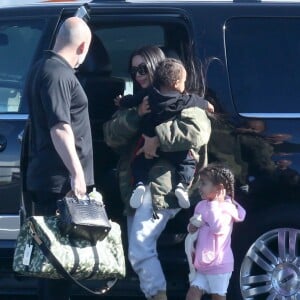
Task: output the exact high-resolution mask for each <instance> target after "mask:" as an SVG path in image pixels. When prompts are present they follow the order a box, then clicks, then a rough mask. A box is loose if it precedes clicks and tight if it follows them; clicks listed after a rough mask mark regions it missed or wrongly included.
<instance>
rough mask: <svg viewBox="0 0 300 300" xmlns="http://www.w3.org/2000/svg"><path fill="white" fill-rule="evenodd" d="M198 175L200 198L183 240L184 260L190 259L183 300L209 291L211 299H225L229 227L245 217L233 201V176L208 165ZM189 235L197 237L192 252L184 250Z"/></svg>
mask: <svg viewBox="0 0 300 300" xmlns="http://www.w3.org/2000/svg"><path fill="white" fill-rule="evenodd" d="M200 178H201V179H200V187H199V191H200V195H201V198H202V199H204V200H202V201H200V202H199V203H198V204H197V205H196V207H195V211H194V216H193V217H192V218H191V219H190V223H189V224H188V232H189V233H190V234H189V235H188V237H187V240H186V252H187V255H188V259H189V261H192V264H191V265H190V269H191V270H190V271H191V273H190V275H189V279H190V288H189V290H188V292H187V295H186V300H200V299H201V297H202V295H203V294H204V293H208V294H211V295H212V300H225V299H226V293H227V288H228V284H229V280H230V277H231V273H232V271H233V263H234V259H233V253H232V249H231V232H232V227H233V223H234V222H241V221H243V220H244V219H245V215H246V212H245V210H244V208H242V207H241V205H239V204H238V203H237V202H236V201H235V200H234V175H233V174H232V172H231V171H230V170H229V169H227V168H224V167H222V166H217V165H209V166H207V167H206V168H205V169H203V170H202V171H201V173H200ZM192 234H194V235H196V236H197V237H196V247H195V249H194V252H193V253H191V251H192V249H187V248H188V247H187V245H188V243H187V241H188V240H189V239H191V236H192ZM190 245H191V244H190ZM191 258H192V259H191Z"/></svg>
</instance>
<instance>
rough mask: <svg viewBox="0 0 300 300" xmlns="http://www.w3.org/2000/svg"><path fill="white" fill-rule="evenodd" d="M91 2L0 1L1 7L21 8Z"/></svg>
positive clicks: (62, 0) (73, 0)
mask: <svg viewBox="0 0 300 300" xmlns="http://www.w3.org/2000/svg"><path fill="white" fill-rule="evenodd" d="M89 2H91V0H13V1H12V0H1V4H0V8H1V7H22V6H32V5H34V6H36V5H37V4H38V5H51V4H53V5H54V4H71V3H74V4H81V3H82V4H83V3H89Z"/></svg>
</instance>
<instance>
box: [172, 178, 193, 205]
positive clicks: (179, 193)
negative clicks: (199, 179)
mask: <svg viewBox="0 0 300 300" xmlns="http://www.w3.org/2000/svg"><path fill="white" fill-rule="evenodd" d="M175 196H176V197H177V199H178V204H179V206H180V207H182V208H189V207H190V200H189V194H188V192H187V190H186V188H185V187H184V186H183V184H182V183H179V184H178V185H177V187H176V189H175Z"/></svg>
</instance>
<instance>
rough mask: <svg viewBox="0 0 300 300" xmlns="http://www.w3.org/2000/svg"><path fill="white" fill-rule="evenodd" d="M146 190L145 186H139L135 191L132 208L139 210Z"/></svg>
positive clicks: (132, 197)
mask: <svg viewBox="0 0 300 300" xmlns="http://www.w3.org/2000/svg"><path fill="white" fill-rule="evenodd" d="M145 191H146V188H145V186H144V185H138V186H137V187H136V188H135V190H134V191H133V193H132V195H131V198H130V202H129V203H130V206H131V207H132V208H138V207H140V206H141V204H142V203H143V198H144V193H145Z"/></svg>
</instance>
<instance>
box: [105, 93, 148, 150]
mask: <svg viewBox="0 0 300 300" xmlns="http://www.w3.org/2000/svg"><path fill="white" fill-rule="evenodd" d="M148 112H149V104H148V100H147V98H146V97H145V98H144V99H143V101H142V103H141V104H140V105H139V106H138V107H137V108H130V109H123V110H118V111H117V112H116V113H115V114H114V115H113V116H112V118H111V119H110V120H109V121H107V122H105V123H104V125H103V134H104V141H105V143H106V144H107V145H108V146H110V147H111V148H113V149H115V150H118V149H120V148H122V147H124V146H127V145H128V143H129V142H130V141H131V140H132V139H133V138H135V137H136V135H137V133H138V132H139V126H140V121H141V117H142V116H143V115H144V114H146V113H148Z"/></svg>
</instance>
